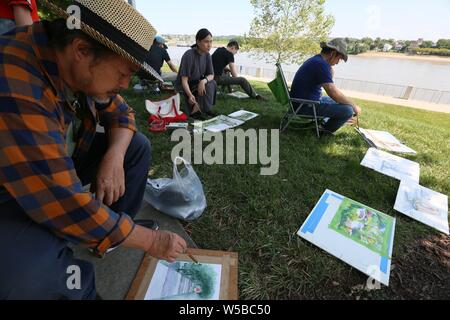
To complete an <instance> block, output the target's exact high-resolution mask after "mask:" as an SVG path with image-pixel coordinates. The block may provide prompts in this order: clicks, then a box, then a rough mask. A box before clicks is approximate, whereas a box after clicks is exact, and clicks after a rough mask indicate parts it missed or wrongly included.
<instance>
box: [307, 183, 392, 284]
mask: <svg viewBox="0 0 450 320" xmlns="http://www.w3.org/2000/svg"><path fill="white" fill-rule="evenodd" d="M344 199H345V197H343V196H341V195H340V194H337V193H335V192H333V191H330V190H326V191H325V193H324V194H323V195H322V197H321V198H320V200H319V202H318V203H317V205H316V206H315V207H314V209H313V211H312V212H311V214H310V215H309V217H308V219H306V221H305V223H304V224H303V225H302V227H301V228H300V230H299V231H298V235H299V236H300V237H302V238H304V239H306V240H308V241H309V242H311V243H313V244H314V245H316V246H318V247H319V248H321V249H323V250H325V251H327V252H328V253H330V254H332V255H333V256H335V257H336V258H338V259H340V260H342V261H344V262H346V263H348V264H349V265H351V266H352V267H354V268H356V269H358V270H359V271H361V272H362V273H364V274H366V275H368V276H369V277H372V278H373V279H375V280H377V281H378V282H381V283H382V284H384V285H386V286H389V276H390V272H391V260H392V248H393V244H394V234H395V219H394V222H393V226H392V232H391V240H390V243H389V258H385V257H382V256H381V255H380V254H378V253H376V252H374V251H372V250H370V249H368V248H366V247H364V246H363V245H361V244H359V243H357V242H355V241H353V240H351V239H349V238H347V237H345V236H343V235H341V234H340V233H338V232H336V231H334V230H333V229H330V228H329V227H328V226H329V225H330V223H331V221H332V220H333V217H334V216H335V214H336V212H337V211H338V209H339V207H340V205H341V203H342V201H343V200H344Z"/></svg>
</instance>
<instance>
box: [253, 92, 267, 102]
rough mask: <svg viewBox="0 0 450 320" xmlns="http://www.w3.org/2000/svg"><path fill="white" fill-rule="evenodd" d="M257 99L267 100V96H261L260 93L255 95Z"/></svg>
mask: <svg viewBox="0 0 450 320" xmlns="http://www.w3.org/2000/svg"><path fill="white" fill-rule="evenodd" d="M255 99H256V100H259V101H267V98H265V97H263V96H260V95H259V94H258V95H257V96H256V97H255Z"/></svg>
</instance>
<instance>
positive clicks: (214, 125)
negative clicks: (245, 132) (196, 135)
mask: <svg viewBox="0 0 450 320" xmlns="http://www.w3.org/2000/svg"><path fill="white" fill-rule="evenodd" d="M244 123H245V121H242V120H238V119H233V118H230V117H227V116H224V115H220V116H217V117H215V118H212V119H209V120H206V121H199V122H194V124H193V125H194V128H197V129H202V130H206V131H211V132H222V131H225V130H228V129H232V128H235V127H238V126H240V125H242V124H244Z"/></svg>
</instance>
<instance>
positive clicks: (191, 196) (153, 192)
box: [144, 157, 206, 221]
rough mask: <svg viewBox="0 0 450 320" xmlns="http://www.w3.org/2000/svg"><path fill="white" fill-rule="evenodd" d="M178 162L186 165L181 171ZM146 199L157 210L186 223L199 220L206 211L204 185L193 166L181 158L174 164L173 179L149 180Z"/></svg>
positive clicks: (176, 159)
mask: <svg viewBox="0 0 450 320" xmlns="http://www.w3.org/2000/svg"><path fill="white" fill-rule="evenodd" d="M178 160H180V161H181V162H183V164H184V168H183V169H182V170H181V171H178V168H177V161H178ZM144 199H145V200H146V201H147V202H148V203H149V204H150V205H152V206H153V207H154V208H155V209H157V210H159V211H161V212H163V213H165V214H168V215H170V216H172V217H174V218H178V219H181V220H185V221H192V220H195V219H198V218H199V217H200V216H201V215H202V213H203V211H204V210H205V209H206V198H205V194H204V192H203V186H202V183H201V182H200V179H199V178H198V176H197V174H196V173H195V171H194V169H193V168H192V166H191V165H190V164H189V163H188V162H187V161H186V160H184V159H183V158H180V157H177V158H175V160H174V162H173V179H167V178H165V179H156V180H151V179H148V180H147V187H146V190H145V197H144Z"/></svg>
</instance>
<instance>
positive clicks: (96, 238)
mask: <svg viewBox="0 0 450 320" xmlns="http://www.w3.org/2000/svg"><path fill="white" fill-rule="evenodd" d="M44 95H45V94H44ZM40 101H42V100H35V101H32V100H30V99H27V97H25V98H23V99H21V98H17V97H14V98H13V97H11V96H0V106H1V108H0V183H1V184H2V185H3V186H4V187H5V188H6V190H7V191H8V192H9V194H10V195H11V196H12V197H13V198H14V199H15V200H16V201H17V202H18V204H19V205H20V206H21V207H22V209H23V210H24V211H25V213H26V214H27V215H28V216H29V217H30V218H31V219H32V220H33V221H35V222H36V223H39V224H41V225H42V226H45V227H47V228H49V229H51V230H52V231H53V232H55V233H56V234H57V235H59V236H61V237H63V238H65V239H67V240H69V241H70V242H73V243H76V244H84V245H87V246H89V247H93V248H96V249H97V251H98V252H99V253H103V252H105V251H106V249H108V248H109V247H111V246H116V245H118V244H120V243H121V242H122V241H124V240H125V239H126V237H127V236H128V235H129V234H130V233H131V231H132V230H133V228H134V223H133V221H132V220H131V218H130V217H129V216H127V215H126V214H118V213H115V212H113V211H112V210H110V209H108V208H107V207H105V206H103V205H102V204H101V203H100V202H99V201H97V200H95V199H94V198H93V197H92V194H90V193H83V192H82V188H81V183H80V181H79V179H78V177H77V174H76V171H75V169H74V164H73V162H72V159H71V158H70V157H69V156H68V155H67V150H66V144H65V137H64V124H63V123H61V117H60V114H59V112H60V111H58V109H59V108H58V107H56V106H54V107H53V108H54V109H52V107H49V104H48V103H47V104H44V103H41V102H40ZM111 107H112V106H111ZM119 109H120V106H119ZM113 110H115V109H113ZM113 114H114V113H113ZM116 118H117V119H119V120H111V123H112V125H113V126H114V125H117V122H118V125H119V126H120V125H122V124H123V125H124V126H126V127H134V126H132V125H130V124H129V121H125V120H121V119H122V118H121V116H118V117H116ZM109 119H114V117H113V116H111V117H109Z"/></svg>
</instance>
